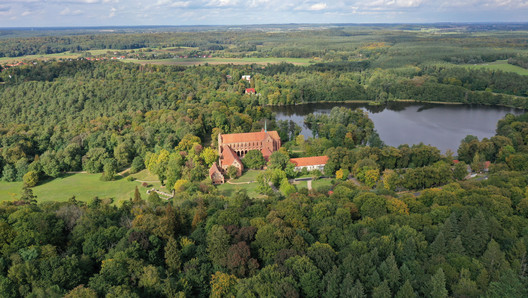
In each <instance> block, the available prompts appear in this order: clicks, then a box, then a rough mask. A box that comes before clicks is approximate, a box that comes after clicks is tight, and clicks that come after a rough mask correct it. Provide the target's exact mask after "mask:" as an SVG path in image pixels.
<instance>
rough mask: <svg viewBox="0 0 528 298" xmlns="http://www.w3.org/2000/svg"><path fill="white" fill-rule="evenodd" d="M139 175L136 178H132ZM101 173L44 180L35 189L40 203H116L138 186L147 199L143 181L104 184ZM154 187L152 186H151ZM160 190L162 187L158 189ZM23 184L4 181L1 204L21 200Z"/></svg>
mask: <svg viewBox="0 0 528 298" xmlns="http://www.w3.org/2000/svg"><path fill="white" fill-rule="evenodd" d="M132 176H135V175H132ZM100 177H101V174H69V175H64V176H63V177H60V178H56V179H53V180H49V181H44V182H42V183H41V184H39V185H37V186H35V187H34V188H33V193H34V194H35V195H36V196H37V201H39V202H44V201H66V200H68V199H69V198H71V197H72V196H75V198H76V199H77V200H81V201H88V200H91V199H93V198H94V197H99V198H113V199H114V200H115V201H114V202H116V203H119V202H120V201H123V200H127V199H129V198H131V197H132V196H133V195H134V191H135V188H136V186H138V187H139V190H140V192H141V195H142V197H143V198H146V197H147V195H146V190H147V189H146V188H144V187H142V186H141V183H140V182H136V181H128V180H127V179H125V178H121V179H119V180H115V181H101V180H100ZM151 184H152V183H151ZM157 188H159V187H157ZM21 192H22V182H0V201H3V200H11V199H12V198H13V196H16V198H18V197H20V193H21Z"/></svg>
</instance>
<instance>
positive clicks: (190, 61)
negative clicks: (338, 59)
mask: <svg viewBox="0 0 528 298" xmlns="http://www.w3.org/2000/svg"><path fill="white" fill-rule="evenodd" d="M124 61H125V62H133V63H140V64H163V65H183V66H191V65H203V64H205V63H208V64H211V65H219V64H234V65H245V64H260V65H267V64H279V63H282V62H286V63H291V64H294V65H309V64H310V62H311V61H312V59H309V58H178V59H157V60H133V59H127V60H124Z"/></svg>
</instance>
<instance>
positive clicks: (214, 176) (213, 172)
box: [209, 162, 225, 184]
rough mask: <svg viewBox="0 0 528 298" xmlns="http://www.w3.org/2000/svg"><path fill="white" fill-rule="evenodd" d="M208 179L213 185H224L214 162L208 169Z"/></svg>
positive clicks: (223, 180) (222, 177) (222, 176)
mask: <svg viewBox="0 0 528 298" xmlns="http://www.w3.org/2000/svg"><path fill="white" fill-rule="evenodd" d="M209 178H211V180H212V181H213V184H224V182H225V178H224V175H223V174H222V171H220V169H219V168H218V166H217V165H216V162H215V163H213V165H212V166H211V168H210V169H209Z"/></svg>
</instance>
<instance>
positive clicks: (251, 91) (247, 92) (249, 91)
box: [246, 88, 257, 94]
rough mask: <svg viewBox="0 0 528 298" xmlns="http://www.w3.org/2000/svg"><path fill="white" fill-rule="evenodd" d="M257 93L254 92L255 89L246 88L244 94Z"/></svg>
mask: <svg viewBox="0 0 528 298" xmlns="http://www.w3.org/2000/svg"><path fill="white" fill-rule="evenodd" d="M256 93H257V91H256V90H255V88H247V89H246V94H256Z"/></svg>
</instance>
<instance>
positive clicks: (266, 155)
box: [260, 148, 272, 160]
mask: <svg viewBox="0 0 528 298" xmlns="http://www.w3.org/2000/svg"><path fill="white" fill-rule="evenodd" d="M260 152H262V157H264V159H266V160H267V159H268V158H269V157H270V156H271V153H272V152H271V151H270V150H269V149H268V148H264V149H262V150H260Z"/></svg>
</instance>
